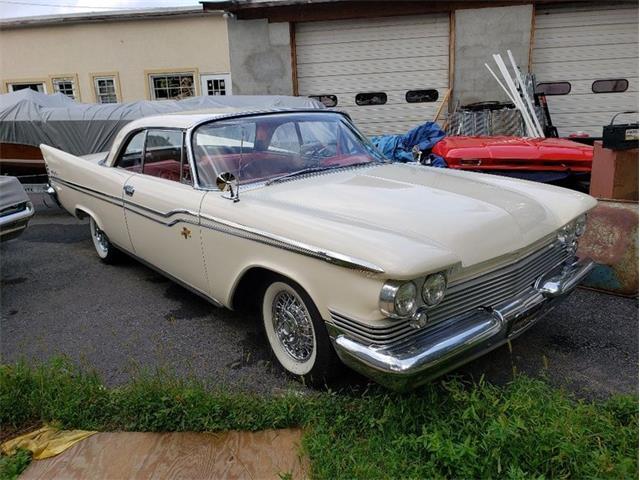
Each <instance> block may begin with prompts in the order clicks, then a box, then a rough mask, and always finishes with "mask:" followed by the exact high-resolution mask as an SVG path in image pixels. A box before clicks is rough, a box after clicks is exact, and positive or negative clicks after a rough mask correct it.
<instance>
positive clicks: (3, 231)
mask: <svg viewBox="0 0 640 480" xmlns="http://www.w3.org/2000/svg"><path fill="white" fill-rule="evenodd" d="M34 213H35V209H34V208H33V203H31V200H29V197H28V196H27V193H26V192H25V191H24V188H23V186H22V184H21V183H20V182H19V181H18V179H17V178H16V177H7V176H0V240H1V241H3V242H4V241H5V240H10V239H12V238H15V237H17V236H18V235H20V234H21V233H22V232H23V231H24V230H25V229H26V228H27V225H28V224H29V220H30V219H31V217H33V214H34Z"/></svg>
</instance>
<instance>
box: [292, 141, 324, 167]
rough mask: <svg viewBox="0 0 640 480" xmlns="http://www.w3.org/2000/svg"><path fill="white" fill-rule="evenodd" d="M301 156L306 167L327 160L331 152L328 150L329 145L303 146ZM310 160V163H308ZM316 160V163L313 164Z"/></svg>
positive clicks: (314, 144) (313, 144)
mask: <svg viewBox="0 0 640 480" xmlns="http://www.w3.org/2000/svg"><path fill="white" fill-rule="evenodd" d="M300 153H301V156H302V157H303V158H304V161H305V162H304V163H305V164H306V165H312V166H313V165H316V164H319V163H320V160H323V159H326V158H329V157H331V156H332V153H331V150H329V145H323V144H321V143H312V144H310V145H305V146H303V147H302V149H301V151H300ZM309 160H311V161H309ZM314 160H317V163H316V162H314Z"/></svg>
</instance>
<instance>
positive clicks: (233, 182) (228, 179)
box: [216, 172, 240, 202]
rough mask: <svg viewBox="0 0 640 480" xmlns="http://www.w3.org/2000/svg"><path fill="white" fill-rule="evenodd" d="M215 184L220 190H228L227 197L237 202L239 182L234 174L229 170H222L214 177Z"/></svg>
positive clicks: (238, 199) (238, 198)
mask: <svg viewBox="0 0 640 480" xmlns="http://www.w3.org/2000/svg"><path fill="white" fill-rule="evenodd" d="M216 186H217V187H218V189H219V190H220V191H221V192H229V199H230V200H233V201H234V202H239V201H240V197H239V196H238V190H239V184H238V180H237V179H236V176H235V175H234V174H233V173H231V172H222V173H221V174H220V175H218V177H217V178H216Z"/></svg>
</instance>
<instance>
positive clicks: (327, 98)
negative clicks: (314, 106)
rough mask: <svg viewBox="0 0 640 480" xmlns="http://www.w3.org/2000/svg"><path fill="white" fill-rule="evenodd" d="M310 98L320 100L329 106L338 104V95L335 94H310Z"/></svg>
mask: <svg viewBox="0 0 640 480" xmlns="http://www.w3.org/2000/svg"><path fill="white" fill-rule="evenodd" d="M309 98H313V99H314V100H317V101H319V102H320V103H322V104H323V105H324V106H325V107H327V108H331V107H335V106H336V105H338V97H336V96H335V95H309Z"/></svg>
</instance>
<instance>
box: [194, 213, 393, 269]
mask: <svg viewBox="0 0 640 480" xmlns="http://www.w3.org/2000/svg"><path fill="white" fill-rule="evenodd" d="M200 225H201V226H203V227H205V228H209V229H211V230H215V231H218V232H222V233H227V234H229V235H234V236H236V237H240V238H244V239H247V240H253V241H255V242H260V243H264V244H265V245H270V246H272V247H277V248H281V249H283V250H287V251H290V252H294V253H299V254H302V255H306V256H308V257H313V258H318V259H320V260H324V261H325V262H328V263H332V264H334V265H339V266H341V267H347V268H353V269H357V270H364V271H368V272H374V273H384V269H383V268H382V267H379V266H378V265H375V264H373V263H370V262H367V261H366V260H362V259H359V258H355V257H351V256H349V255H343V254H341V253H337V252H333V251H330V250H324V249H321V248H318V247H314V246H312V245H309V244H306V243H303V242H298V241H296V240H292V239H290V238H285V237H281V236H279V235H274V234H271V233H267V232H265V231H262V230H258V229H255V228H251V227H247V226H245V225H241V224H239V223H235V222H230V221H227V220H223V219H221V218H215V217H211V216H209V215H205V214H200Z"/></svg>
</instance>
